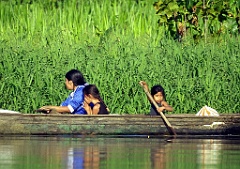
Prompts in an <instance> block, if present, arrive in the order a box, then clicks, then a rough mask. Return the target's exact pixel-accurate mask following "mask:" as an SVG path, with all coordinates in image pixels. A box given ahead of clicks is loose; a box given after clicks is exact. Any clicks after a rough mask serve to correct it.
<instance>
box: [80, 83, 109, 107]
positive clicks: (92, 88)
mask: <svg viewBox="0 0 240 169" xmlns="http://www.w3.org/2000/svg"><path fill="white" fill-rule="evenodd" d="M83 94H84V95H89V94H91V95H92V96H93V97H94V98H96V99H98V100H99V101H100V102H102V103H103V104H104V106H105V107H106V108H107V106H106V104H105V103H104V101H103V100H102V98H101V95H100V92H99V90H98V88H97V86H96V85H93V84H89V85H87V86H85V87H84V89H83Z"/></svg>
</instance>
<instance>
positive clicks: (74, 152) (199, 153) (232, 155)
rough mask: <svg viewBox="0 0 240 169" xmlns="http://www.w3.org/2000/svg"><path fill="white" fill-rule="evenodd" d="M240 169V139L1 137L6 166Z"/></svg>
mask: <svg viewBox="0 0 240 169" xmlns="http://www.w3.org/2000/svg"><path fill="white" fill-rule="evenodd" d="M43 168H44V169H81V168H84V169H106V168H109V169H151V168H152V169H176V168H177V169H198V168H199V169H218V168H231V169H239V168H240V137H238V136H231V137H230V136H229V137H219V136H211V137H199V136H195V137H180V136H178V137H176V138H168V137H157V136H155V137H152V136H150V137H149V138H148V136H141V137H139V136H138V137H136V136H127V137H126V136H124V137H110V136H108V137H97V136H96V137H82V136H79V137H76V136H75V137H71V136H52V137H49V136H48V137H45V136H31V137H20V136H19V137H17V136H14V137H3V136H2V137H0V169H43Z"/></svg>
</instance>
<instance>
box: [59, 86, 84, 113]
mask: <svg viewBox="0 0 240 169" xmlns="http://www.w3.org/2000/svg"><path fill="white" fill-rule="evenodd" d="M84 87H85V86H84V85H80V86H77V88H76V90H75V91H73V92H72V93H71V94H70V95H69V96H68V98H67V99H66V100H65V101H64V102H62V104H61V106H67V107H68V108H69V110H70V112H71V113H72V114H87V112H86V111H85V109H84V108H83V102H84V94H83V88H84Z"/></svg>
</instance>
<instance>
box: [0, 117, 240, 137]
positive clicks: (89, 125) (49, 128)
mask: <svg viewBox="0 0 240 169" xmlns="http://www.w3.org/2000/svg"><path fill="white" fill-rule="evenodd" d="M0 116H1V118H0V135H16V134H17V135H62V134H70V135H90V134H94V135H169V133H168V130H167V128H166V126H165V125H164V123H163V120H162V118H161V117H160V116H150V115H96V116H87V115H62V114H53V115H50V114H49V115H46V114H14V113H13V114H8V113H0ZM166 118H167V119H168V121H169V122H170V123H171V125H172V128H173V129H174V130H175V132H176V133H177V135H239V134H240V115H239V114H231V115H220V116H219V117H199V116H195V115H166Z"/></svg>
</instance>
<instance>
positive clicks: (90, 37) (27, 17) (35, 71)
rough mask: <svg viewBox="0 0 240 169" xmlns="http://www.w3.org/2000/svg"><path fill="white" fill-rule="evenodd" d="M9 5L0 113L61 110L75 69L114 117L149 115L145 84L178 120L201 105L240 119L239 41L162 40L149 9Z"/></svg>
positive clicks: (1, 47) (1, 51) (4, 13)
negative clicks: (159, 92) (161, 92)
mask: <svg viewBox="0 0 240 169" xmlns="http://www.w3.org/2000/svg"><path fill="white" fill-rule="evenodd" d="M80 2H82V1H79V3H80ZM91 2H92V1H91ZM7 3H8V2H1V9H4V10H1V26H0V30H1V38H0V40H1V43H0V81H1V86H0V93H1V100H0V107H1V108H4V109H11V110H17V111H21V112H25V113H32V112H33V110H34V109H36V108H39V107H41V106H42V105H50V104H53V105H58V104H60V102H61V101H62V100H63V99H64V98H66V96H67V95H68V93H69V91H66V90H65V89H64V83H63V82H64V75H65V73H66V72H67V71H68V70H69V69H72V68H78V69H79V70H80V71H82V72H83V73H84V75H85V76H86V79H87V81H88V82H89V83H94V84H96V85H97V86H98V87H99V88H100V90H101V93H102V95H103V99H104V100H105V101H106V103H107V105H108V106H109V108H110V110H111V111H112V113H130V114H138V113H139V114H140V113H141V114H142V113H147V112H148V111H149V104H148V101H147V99H146V96H145V94H144V92H143V90H142V89H141V87H140V86H139V84H138V82H139V81H140V80H145V81H147V82H149V85H150V86H152V85H154V84H161V85H162V86H163V87H164V88H165V90H166V94H167V101H168V102H169V103H170V104H171V105H172V106H173V107H174V109H175V111H174V112H173V113H177V114H180V113H197V111H198V110H199V109H200V108H201V107H203V106H204V105H208V106H210V107H212V108H214V109H216V110H217V111H218V112H221V113H223V112H226V113H231V112H240V103H239V91H240V87H239V84H240V69H239V67H240V61H239V60H240V59H239V57H240V50H239V49H240V44H239V37H231V36H230V35H226V36H222V37H218V38H214V39H211V38H209V39H208V41H207V43H204V42H199V43H197V44H196V43H193V42H192V41H191V40H189V41H186V40H185V41H184V42H183V43H179V42H176V41H174V40H171V39H168V38H165V36H164V35H163V34H162V33H161V31H159V30H158V29H157V23H156V21H157V18H156V16H155V15H154V12H155V11H154V9H152V2H151V3H149V4H148V3H139V4H137V3H135V1H127V2H126V3H125V2H121V3H116V2H115V3H112V2H110V1H109V2H108V1H106V3H102V4H100V3H97V2H95V3H93V4H89V5H87V4H81V5H79V8H76V6H71V4H68V5H67V4H65V6H64V8H60V7H59V8H53V9H51V10H50V8H49V9H45V8H43V4H44V3H36V4H31V5H28V4H22V5H16V6H10V5H9V4H7ZM89 3H90V2H89ZM3 7H4V8H3ZM69 8H70V9H69ZM77 9H78V10H77ZM11 11H12V12H11ZM8 12H10V14H11V15H9V13H8ZM113 12H115V13H113ZM117 14H118V15H117ZM116 19H117V20H116Z"/></svg>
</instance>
